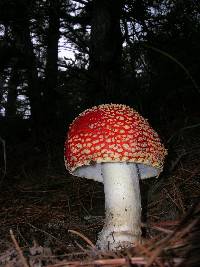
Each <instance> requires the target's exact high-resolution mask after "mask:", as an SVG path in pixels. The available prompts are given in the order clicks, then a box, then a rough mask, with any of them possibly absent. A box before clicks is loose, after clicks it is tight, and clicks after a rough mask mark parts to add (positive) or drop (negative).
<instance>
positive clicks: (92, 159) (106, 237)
mask: <svg viewBox="0 0 200 267" xmlns="http://www.w3.org/2000/svg"><path fill="white" fill-rule="evenodd" d="M64 154H65V166H66V168H67V169H68V171H69V172H70V173H71V174H72V175H74V176H79V177H85V178H88V179H93V180H95V181H98V182H102V183H103V184H104V193H105V222H104V227H103V229H102V231H101V232H100V233H99V235H98V240H97V247H98V248H100V249H102V250H118V249H121V248H125V247H129V246H133V245H135V244H136V243H138V242H140V241H141V197H140V187H139V179H145V178H149V177H155V176H159V174H160V172H161V171H162V169H163V162H164V158H165V155H166V154H167V152H166V149H165V148H164V146H163V145H162V143H161V141H160V139H159V137H158V134H157V133H156V132H155V131H154V130H153V129H152V128H151V126H150V125H149V123H148V121H147V120H146V119H144V118H143V117H142V116H140V115H139V114H138V112H136V111H135V110H134V109H132V108H130V107H128V106H126V105H121V104H105V105H100V106H97V107H93V108H91V109H87V110H86V111H84V112H83V113H81V114H80V115H79V116H78V117H77V118H76V119H75V120H74V121H73V122H72V124H71V125H70V127H69V132H68V135H67V139H66V142H65V152H64Z"/></svg>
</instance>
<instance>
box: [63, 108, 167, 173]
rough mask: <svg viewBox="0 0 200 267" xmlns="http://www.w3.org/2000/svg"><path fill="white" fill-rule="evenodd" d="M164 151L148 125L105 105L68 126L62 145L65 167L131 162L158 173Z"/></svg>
mask: <svg viewBox="0 0 200 267" xmlns="http://www.w3.org/2000/svg"><path fill="white" fill-rule="evenodd" d="M166 154H167V152H166V149H165V148H164V146H163V145H162V144H161V141H160V139H159V137H158V134H157V133H156V132H155V131H154V130H153V129H152V128H151V126H150V125H149V123H148V121H147V120H146V119H144V118H143V117H142V116H140V115H139V114H138V112H136V111H135V110H134V109H132V108H130V107H128V106H125V105H121V104H105V105H100V106H97V107H93V108H91V109H87V110H86V111H84V112H83V113H81V114H80V115H79V116H78V117H77V118H76V119H75V120H74V121H73V122H72V124H71V125H70V128H69V132H68V136H67V140H66V142H65V153H64V155H65V165H66V168H67V169H68V170H69V172H70V173H73V171H75V170H76V169H77V168H78V167H81V166H85V165H90V164H91V163H101V162H134V163H142V164H145V165H148V166H152V167H155V168H157V169H159V172H160V171H162V168H163V162H164V158H165V155H166Z"/></svg>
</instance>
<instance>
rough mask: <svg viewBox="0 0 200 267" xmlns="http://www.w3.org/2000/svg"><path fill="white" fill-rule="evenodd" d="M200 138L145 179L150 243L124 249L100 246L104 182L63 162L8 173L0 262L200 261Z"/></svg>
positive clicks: (0, 205) (35, 265) (0, 216)
mask: <svg viewBox="0 0 200 267" xmlns="http://www.w3.org/2000/svg"><path fill="white" fill-rule="evenodd" d="M195 140H196V139H195ZM190 142H191V139H190ZM199 144H200V142H196V141H195V142H194V143H193V144H191V143H190V144H187V145H186V146H185V147H184V153H182V154H181V153H180V150H177V151H179V152H178V153H177V154H176V156H175V158H174V159H173V160H172V163H171V162H170V164H168V167H167V170H166V171H165V172H164V173H163V174H161V176H160V178H159V179H149V180H145V181H142V182H141V192H142V206H143V217H142V221H143V225H142V226H143V237H144V239H143V243H142V244H140V245H139V244H138V246H136V247H134V248H131V249H130V250H125V251H121V252H117V253H112V252H109V253H108V252H107V253H103V252H101V251H98V250H97V249H96V248H95V247H94V245H93V244H95V242H96V239H97V234H98V232H99V231H100V230H101V228H102V226H103V218H104V193H103V185H102V184H100V183H97V182H94V181H90V180H87V179H80V178H77V177H72V176H70V175H69V174H67V172H65V171H64V169H62V170H60V171H55V170H54V171H52V170H50V171H46V172H44V171H43V172H40V171H28V172H27V171H26V170H25V169H26V168H24V167H20V168H19V169H20V171H18V172H17V173H18V174H17V175H16V174H15V175H6V176H5V177H3V180H2V181H1V194H0V222H1V227H0V266H9V267H14V266H15V267H19V266H23V267H28V266H30V267H41V266H55V267H56V266H60V267H61V266H63V267H64V266H161V267H164V266H198V265H199V266H200V256H199V255H200V252H199V251H200V245H199V241H200V230H199V227H198V225H199V224H200V205H199V203H200V165H199V159H200V145H199ZM179 148H180V147H179ZM182 148H183V147H182ZM181 151H182V150H181ZM180 155H182V156H180ZM195 203H196V204H195ZM197 262H198V264H197Z"/></svg>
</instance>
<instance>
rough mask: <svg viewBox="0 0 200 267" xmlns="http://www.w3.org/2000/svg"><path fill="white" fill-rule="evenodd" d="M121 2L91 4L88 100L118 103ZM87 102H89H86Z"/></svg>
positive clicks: (114, 0) (113, 0)
mask: <svg viewBox="0 0 200 267" xmlns="http://www.w3.org/2000/svg"><path fill="white" fill-rule="evenodd" d="M121 11H122V1H121V0H94V2H93V14H92V26H91V40H90V66H89V70H90V74H91V84H90V86H91V89H90V92H89V94H90V97H91V98H92V99H91V100H92V101H93V99H94V97H92V96H94V95H95V96H96V97H98V99H99V102H104V101H105V102H117V101H118V99H119V97H120V74H121V55H122V36H121V30H120V16H121ZM89 102H90V101H89Z"/></svg>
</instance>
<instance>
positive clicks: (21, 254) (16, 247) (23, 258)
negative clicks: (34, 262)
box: [10, 229, 29, 267]
mask: <svg viewBox="0 0 200 267" xmlns="http://www.w3.org/2000/svg"><path fill="white" fill-rule="evenodd" d="M10 236H11V239H12V241H13V244H14V246H15V249H16V251H17V253H18V254H19V257H20V260H21V262H22V264H23V266H24V267H29V265H28V263H27V261H26V258H25V257H24V255H23V252H22V250H21V248H20V246H19V244H18V243H17V240H16V238H15V236H14V234H13V231H12V230H11V229H10Z"/></svg>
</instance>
